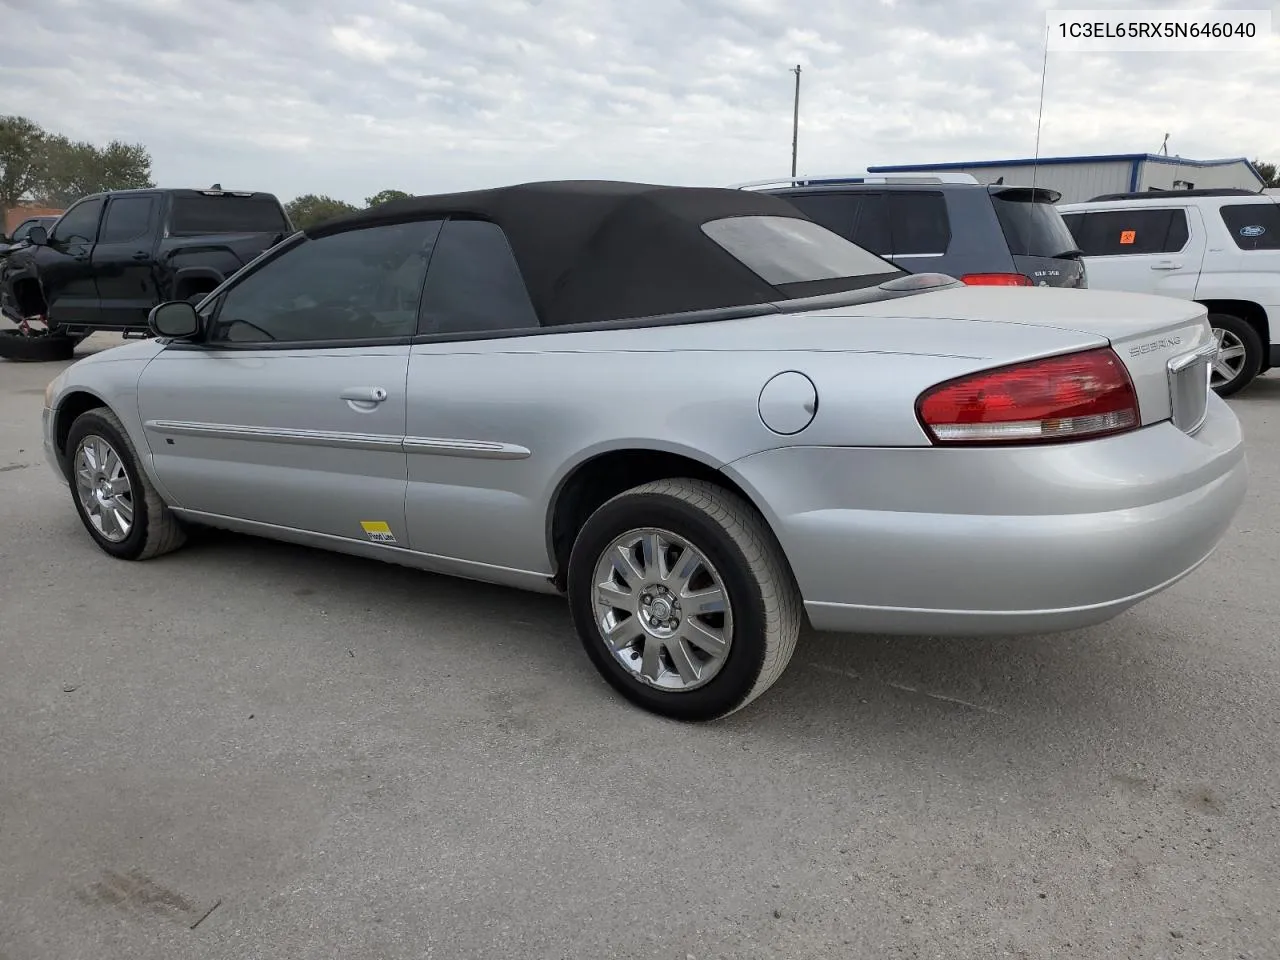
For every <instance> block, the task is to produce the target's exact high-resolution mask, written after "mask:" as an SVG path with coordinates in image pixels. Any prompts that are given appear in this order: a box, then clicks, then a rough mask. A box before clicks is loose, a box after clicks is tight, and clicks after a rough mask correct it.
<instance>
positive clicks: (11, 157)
mask: <svg viewBox="0 0 1280 960" xmlns="http://www.w3.org/2000/svg"><path fill="white" fill-rule="evenodd" d="M150 186H152V182H151V155H150V154H149V153H148V152H147V149H146V147H144V146H142V144H140V143H124V142H122V141H120V140H113V141H111V143H109V144H107V146H106V147H103V148H98V147H95V146H94V145H93V144H92V143H89V142H87V141H83V140H80V141H73V140H71V139H69V138H67V137H65V136H62V135H61V134H51V133H48V132H47V131H45V130H44V129H43V128H42V127H41V126H40V125H39V124H38V123H36V122H35V121H33V120H29V119H27V118H26V117H0V208H3V209H7V208H9V207H12V206H16V205H17V204H19V203H21V202H22V201H23V200H28V199H29V200H36V201H39V202H41V203H44V204H46V205H48V206H51V207H65V206H68V205H69V204H71V203H74V202H75V201H76V200H79V199H80V198H81V197H83V196H84V195H85V194H89V193H98V192H100V191H103V190H127V189H129V188H131V187H150Z"/></svg>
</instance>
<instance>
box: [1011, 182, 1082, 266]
mask: <svg viewBox="0 0 1280 960" xmlns="http://www.w3.org/2000/svg"><path fill="white" fill-rule="evenodd" d="M991 200H992V203H993V205H994V206H995V209H996V217H997V218H998V219H999V220H1000V229H1001V230H1003V231H1004V238H1005V240H1006V241H1007V242H1008V244H1009V252H1010V253H1011V254H1013V255H1014V256H1015V257H1062V256H1072V255H1074V253H1075V250H1076V242H1075V240H1074V239H1073V238H1072V236H1071V231H1070V230H1068V229H1067V225H1066V223H1065V222H1064V221H1063V219H1062V214H1060V213H1059V212H1058V208H1057V207H1055V206H1054V205H1053V204H1051V203H1047V202H1045V201H1044V200H1040V199H1033V195H1032V192H1031V191H1030V190H1023V191H1013V190H1010V191H1007V192H1005V193H1002V194H995V195H993V196H992V198H991Z"/></svg>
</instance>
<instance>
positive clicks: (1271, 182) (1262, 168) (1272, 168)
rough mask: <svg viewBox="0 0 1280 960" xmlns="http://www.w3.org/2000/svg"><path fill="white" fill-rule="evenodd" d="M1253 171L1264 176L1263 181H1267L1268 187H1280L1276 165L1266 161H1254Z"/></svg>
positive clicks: (1279, 175)
mask: <svg viewBox="0 0 1280 960" xmlns="http://www.w3.org/2000/svg"><path fill="white" fill-rule="evenodd" d="M1253 169H1255V170H1257V171H1258V173H1260V174H1262V179H1264V180H1266V181H1267V186H1268V187H1280V174H1278V173H1277V172H1276V165H1275V164H1274V163H1267V162H1266V161H1265V160H1255V161H1253Z"/></svg>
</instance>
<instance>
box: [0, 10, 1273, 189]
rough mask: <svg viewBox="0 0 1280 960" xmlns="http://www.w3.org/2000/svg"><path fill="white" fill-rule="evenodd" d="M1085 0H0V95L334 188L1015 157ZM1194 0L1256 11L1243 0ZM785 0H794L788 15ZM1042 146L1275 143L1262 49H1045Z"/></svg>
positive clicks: (181, 163) (1027, 144) (729, 173)
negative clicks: (794, 121)
mask: <svg viewBox="0 0 1280 960" xmlns="http://www.w3.org/2000/svg"><path fill="white" fill-rule="evenodd" d="M1212 5H1214V4H1213V3H1212V2H1211V0H1201V2H1198V3H1195V2H1193V3H1170V2H1168V0H1165V2H1162V3H1159V4H1142V5H1138V4H1124V3H1107V2H1105V0H1088V2H1074V3H1056V2H1054V3H1050V2H1036V0H945V2H944V0H0V114H5V113H18V114H22V115H25V116H28V117H31V118H32V119H34V120H36V121H37V122H39V123H41V124H42V125H44V126H45V127H46V128H48V129H50V130H55V131H57V132H60V133H65V134H67V135H69V136H72V137H74V138H77V139H89V140H94V141H99V142H105V141H107V140H110V139H112V138H120V139H125V140H129V141H136V142H141V143H143V144H145V145H146V146H147V147H148V148H149V149H150V151H151V155H152V157H153V160H154V167H153V169H154V176H155V179H156V180H157V182H158V183H160V184H161V185H172V186H178V185H182V186H192V185H206V184H208V183H212V182H213V181H221V182H222V183H223V184H224V185H225V186H227V187H228V188H230V187H233V186H234V187H240V188H252V189H264V190H270V191H273V192H275V193H278V194H279V195H280V196H281V197H282V198H284V199H290V198H292V197H294V196H296V195H298V194H300V193H310V192H315V193H327V194H329V195H331V196H335V197H339V198H341V199H345V200H349V201H352V202H357V203H359V202H362V201H363V199H364V197H366V196H368V195H370V194H372V193H374V192H376V191H378V190H380V189H383V188H387V187H394V188H399V189H403V190H408V191H411V192H416V193H433V192H441V191H447V190H454V189H468V188H472V187H481V186H488V185H492V184H497V183H509V182H516V181H522V180H537V179H549V178H561V177H603V178H617V179H633V180H647V181H658V182H667V183H683V184H693V183H701V184H726V183H732V182H734V181H739V180H747V179H753V178H759V177H766V176H773V175H779V174H785V173H786V172H787V171H788V170H789V168H790V162H791V156H790V154H791V108H792V91H793V87H792V84H793V83H794V79H793V77H792V75H791V74H790V73H789V72H788V70H789V69H790V68H791V67H792V66H794V65H795V64H796V63H799V64H802V65H803V71H802V88H801V127H800V169H801V171H802V172H803V171H810V172H815V173H830V172H838V171H842V170H850V169H855V168H860V167H865V166H867V165H871V164H877V163H917V162H928V161H946V160H975V159H997V158H1005V157H1022V156H1030V155H1031V154H1032V152H1033V150H1034V146H1035V134H1036V114H1037V106H1038V99H1039V94H1040V72H1041V65H1042V62H1043V42H1044V32H1045V19H1044V16H1045V15H1044V11H1045V10H1047V9H1048V8H1049V7H1067V8H1078V7H1087V8H1091V9H1134V8H1137V7H1139V6H1142V7H1152V6H1158V7H1164V8H1166V9H1168V8H1171V7H1174V6H1182V7H1191V8H1193V9H1204V8H1207V7H1209V6H1212ZM1216 5H1217V6H1218V7H1220V8H1230V7H1236V8H1241V9H1271V10H1272V11H1273V14H1272V15H1273V20H1274V22H1275V26H1276V28H1277V29H1280V6H1277V5H1276V4H1275V3H1266V2H1265V0H1252V2H1248V0H1246V2H1243V3H1235V2H1228V3H1224V2H1221V0H1219V2H1218V3H1217V4H1216ZM801 11H802V12H801ZM1046 77H1047V83H1046V88H1045V109H1044V120H1043V130H1042V135H1041V153H1042V155H1045V156H1052V155H1063V154H1078V153H1127V152H1142V151H1151V152H1155V151H1156V150H1157V149H1158V148H1159V146H1160V142H1161V140H1162V139H1163V137H1164V134H1165V133H1166V132H1167V133H1169V134H1170V135H1171V136H1170V152H1171V153H1180V154H1181V155H1183V156H1186V157H1192V158H1196V159H1206V158H1211V157H1220V156H1239V155H1247V156H1249V157H1250V158H1252V157H1261V158H1262V159H1267V158H1270V159H1272V160H1277V159H1280V122H1278V121H1280V38H1277V37H1276V36H1275V35H1273V38H1272V40H1271V43H1270V46H1269V48H1268V49H1267V50H1266V51H1265V52H1254V53H1249V54H1247V55H1241V54H1232V53H1195V54H1153V53H1129V54H1110V55H1097V54H1092V55H1085V54H1080V53H1074V52H1053V53H1050V54H1049V59H1048V71H1047V75H1046Z"/></svg>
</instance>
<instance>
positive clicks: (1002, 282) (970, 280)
mask: <svg viewBox="0 0 1280 960" xmlns="http://www.w3.org/2000/svg"><path fill="white" fill-rule="evenodd" d="M960 282H961V283H967V284H969V286H971V287H1029V286H1031V278H1030V277H1028V276H1027V275H1026V274H1022V273H966V274H965V275H964V276H962V277H961V278H960Z"/></svg>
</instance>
